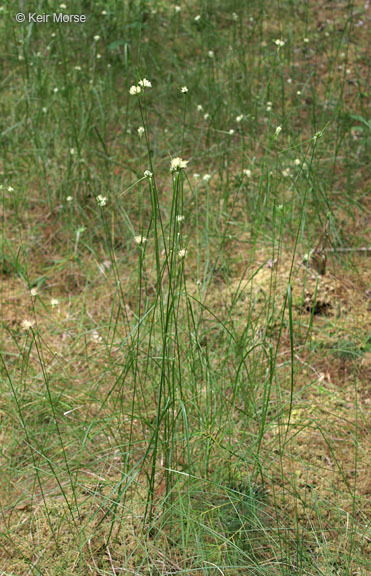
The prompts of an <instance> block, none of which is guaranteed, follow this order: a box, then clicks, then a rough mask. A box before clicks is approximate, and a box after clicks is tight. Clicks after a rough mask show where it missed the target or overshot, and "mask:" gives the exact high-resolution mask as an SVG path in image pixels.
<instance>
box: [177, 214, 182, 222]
mask: <svg viewBox="0 0 371 576" xmlns="http://www.w3.org/2000/svg"><path fill="white" fill-rule="evenodd" d="M183 220H184V216H183V214H178V216H177V217H176V221H177V222H183Z"/></svg>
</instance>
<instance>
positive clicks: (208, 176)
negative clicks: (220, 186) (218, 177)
mask: <svg viewBox="0 0 371 576" xmlns="http://www.w3.org/2000/svg"><path fill="white" fill-rule="evenodd" d="M202 180H203V181H204V182H210V180H211V174H204V176H202Z"/></svg>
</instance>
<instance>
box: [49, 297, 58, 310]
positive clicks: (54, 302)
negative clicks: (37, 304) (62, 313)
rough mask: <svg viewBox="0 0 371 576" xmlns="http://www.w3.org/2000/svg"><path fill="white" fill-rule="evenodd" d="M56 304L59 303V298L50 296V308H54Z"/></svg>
mask: <svg viewBox="0 0 371 576" xmlns="http://www.w3.org/2000/svg"><path fill="white" fill-rule="evenodd" d="M58 304H59V300H58V299H57V298H52V299H51V300H50V305H51V307H52V308H55V307H56V306H58Z"/></svg>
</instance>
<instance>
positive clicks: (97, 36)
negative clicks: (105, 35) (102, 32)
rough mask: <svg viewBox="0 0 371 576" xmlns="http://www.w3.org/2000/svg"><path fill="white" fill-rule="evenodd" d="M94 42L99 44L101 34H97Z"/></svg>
mask: <svg viewBox="0 0 371 576" xmlns="http://www.w3.org/2000/svg"><path fill="white" fill-rule="evenodd" d="M94 40H95V41H96V42H98V40H100V36H99V34H96V35H95V36H94Z"/></svg>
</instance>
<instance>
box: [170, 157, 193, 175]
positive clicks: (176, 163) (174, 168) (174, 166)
mask: <svg viewBox="0 0 371 576" xmlns="http://www.w3.org/2000/svg"><path fill="white" fill-rule="evenodd" d="M188 162H189V160H183V159H182V158H179V157H177V158H173V159H172V161H171V162H170V172H179V170H182V169H183V168H187V164H188Z"/></svg>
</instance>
